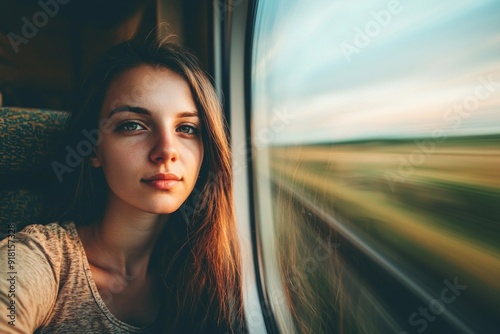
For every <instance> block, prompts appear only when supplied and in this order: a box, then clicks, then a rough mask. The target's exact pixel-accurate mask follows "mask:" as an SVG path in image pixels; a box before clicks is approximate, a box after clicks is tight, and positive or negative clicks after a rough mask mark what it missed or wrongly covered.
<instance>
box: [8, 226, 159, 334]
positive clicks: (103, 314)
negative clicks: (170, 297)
mask: <svg viewBox="0 0 500 334" xmlns="http://www.w3.org/2000/svg"><path fill="white" fill-rule="evenodd" d="M13 241H14V239H13V238H11V239H9V237H7V238H6V239H4V240H2V241H1V242H0V309H1V310H2V311H1V312H0V333H33V332H35V331H36V332H37V333H56V332H57V333H152V332H155V331H154V329H153V327H152V326H149V327H146V328H139V327H135V326H131V325H129V324H126V323H124V322H123V321H120V320H118V319H117V318H116V317H115V316H114V315H113V314H111V312H110V311H109V310H108V308H107V307H106V304H105V302H104V300H103V298H112V294H111V292H110V295H109V296H104V295H103V296H102V297H103V298H101V295H100V294H99V292H98V290H97V286H96V284H95V282H94V280H93V278H92V274H91V271H90V267H89V263H88V261H87V256H86V255H85V250H84V248H83V245H82V242H81V240H80V238H79V236H78V233H77V230H76V227H75V224H74V223H72V222H68V223H61V224H60V223H58V222H55V223H51V224H48V225H29V226H27V227H26V228H24V229H23V230H22V231H20V232H18V233H16V237H15V242H13ZM110 291H112V287H110ZM101 293H102V291H101Z"/></svg>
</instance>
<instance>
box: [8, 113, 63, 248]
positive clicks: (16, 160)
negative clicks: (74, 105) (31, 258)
mask: <svg viewBox="0 0 500 334" xmlns="http://www.w3.org/2000/svg"><path fill="white" fill-rule="evenodd" d="M68 115H69V113H67V112H61V111H50V110H39V109H26V108H12V107H0V198H1V199H2V201H1V202H0V226H1V228H0V237H1V238H3V237H5V236H6V234H7V226H8V225H9V224H15V225H16V230H17V231H19V230H21V229H22V228H23V227H24V226H26V225H28V224H33V223H44V222H42V221H40V214H41V212H42V208H43V193H44V189H45V188H47V187H49V186H50V185H49V180H52V179H53V177H51V175H50V174H49V173H51V172H52V170H51V169H50V162H51V157H52V156H53V154H54V153H55V152H56V149H57V147H58V145H59V142H60V140H61V139H62V135H63V132H64V126H65V123H66V120H67V118H68ZM52 173H53V172H52Z"/></svg>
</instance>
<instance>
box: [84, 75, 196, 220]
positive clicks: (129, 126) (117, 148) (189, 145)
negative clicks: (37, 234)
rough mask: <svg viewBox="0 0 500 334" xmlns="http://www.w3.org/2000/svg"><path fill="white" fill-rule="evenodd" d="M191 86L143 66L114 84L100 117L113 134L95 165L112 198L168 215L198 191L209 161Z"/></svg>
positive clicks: (104, 142) (108, 133)
mask: <svg viewBox="0 0 500 334" xmlns="http://www.w3.org/2000/svg"><path fill="white" fill-rule="evenodd" d="M198 112H199V111H198V110H197V108H196V104H195V102H194V100H193V97H192V94H191V90H190V87H189V85H188V83H187V82H186V81H185V80H184V79H183V78H182V77H181V76H179V75H178V74H176V73H174V72H172V71H171V70H169V69H167V68H162V67H152V66H148V65H141V66H138V67H135V68H132V69H129V70H126V71H125V72H123V73H121V74H120V75H118V76H117V77H116V78H115V79H114V80H113V81H112V83H111V85H110V87H109V89H108V91H107V94H106V97H105V99H104V103H103V106H102V109H101V114H100V119H101V121H102V120H103V119H106V118H107V119H108V120H107V124H108V126H107V127H108V128H109V129H110V130H109V131H105V132H104V133H103V140H102V141H101V143H100V145H98V146H97V147H96V156H95V157H94V158H92V160H91V162H92V165H93V166H94V167H96V168H102V170H103V172H104V175H105V178H106V181H107V183H108V187H109V195H110V200H112V201H113V200H114V201H120V202H122V203H124V204H126V205H128V206H130V207H132V208H135V209H137V210H139V211H143V212H149V213H156V214H168V213H172V212H174V211H175V210H177V209H178V208H179V207H180V205H181V204H182V203H183V202H184V201H185V200H186V199H187V197H188V196H189V194H190V193H191V192H192V190H193V188H194V186H195V184H196V180H197V178H198V174H199V171H200V168H201V164H202V161H203V143H202V139H201V129H202V124H201V120H200V117H199V114H198Z"/></svg>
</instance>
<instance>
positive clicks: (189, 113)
mask: <svg viewBox="0 0 500 334" xmlns="http://www.w3.org/2000/svg"><path fill="white" fill-rule="evenodd" d="M177 117H178V118H184V117H199V116H198V112H197V111H184V112H180V113H178V114H177Z"/></svg>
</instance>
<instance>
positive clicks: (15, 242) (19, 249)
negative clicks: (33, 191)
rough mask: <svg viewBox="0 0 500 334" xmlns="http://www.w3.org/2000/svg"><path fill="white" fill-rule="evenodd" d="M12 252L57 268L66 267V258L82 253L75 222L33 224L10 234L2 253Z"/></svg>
mask: <svg viewBox="0 0 500 334" xmlns="http://www.w3.org/2000/svg"><path fill="white" fill-rule="evenodd" d="M3 250H4V251H7V250H8V251H11V252H15V253H16V257H17V258H18V259H20V260H21V258H26V257H30V258H32V259H31V260H35V259H39V261H42V262H45V261H46V260H48V261H49V264H50V265H52V266H55V267H60V266H64V263H65V262H67V261H65V259H66V258H68V257H70V256H74V255H77V254H78V253H81V247H80V241H79V238H78V233H77V230H76V226H75V223H74V222H52V223H49V224H46V225H42V224H32V225H28V226H26V227H24V228H23V229H22V230H20V231H15V233H12V234H9V235H8V236H7V237H6V238H5V239H3V240H2V241H1V242H0V251H3Z"/></svg>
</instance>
